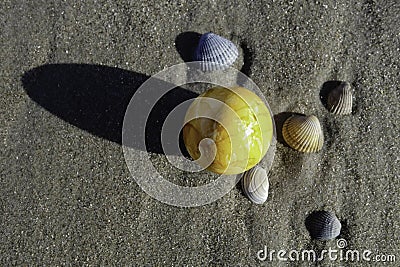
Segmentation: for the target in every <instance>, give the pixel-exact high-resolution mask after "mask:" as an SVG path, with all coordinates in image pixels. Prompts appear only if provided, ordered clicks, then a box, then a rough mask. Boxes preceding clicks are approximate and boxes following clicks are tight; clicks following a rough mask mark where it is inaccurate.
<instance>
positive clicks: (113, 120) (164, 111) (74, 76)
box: [21, 64, 198, 156]
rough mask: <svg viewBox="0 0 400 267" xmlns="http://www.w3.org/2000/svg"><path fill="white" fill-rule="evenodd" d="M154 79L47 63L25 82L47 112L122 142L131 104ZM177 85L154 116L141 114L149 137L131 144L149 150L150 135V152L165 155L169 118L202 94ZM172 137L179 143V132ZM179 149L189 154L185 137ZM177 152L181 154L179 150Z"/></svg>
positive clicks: (25, 77)
mask: <svg viewBox="0 0 400 267" xmlns="http://www.w3.org/2000/svg"><path fill="white" fill-rule="evenodd" d="M149 78H150V77H149V76H148V75H145V74H141V73H137V72H133V71H128V70H124V69H120V68H116V67H108V66H101V65H91V64H46V65H42V66H39V67H36V68H33V69H31V70H29V71H27V72H26V73H24V74H23V76H22V78H21V81H22V84H23V86H24V88H25V91H26V93H27V94H28V96H29V97H30V98H31V99H32V100H33V101H35V102H36V103H38V104H39V105H40V106H42V107H43V108H44V109H46V110H47V111H49V112H51V113H52V114H54V115H56V116H57V117H59V118H61V119H63V120H64V121H66V122H68V123H70V124H72V125H74V126H76V127H78V128H80V129H82V130H85V131H87V132H89V133H91V134H93V135H95V136H98V137H101V138H104V139H107V140H110V141H112V142H115V143H118V144H122V125H123V120H124V116H125V111H126V108H127V106H128V104H129V102H130V100H131V98H132V97H133V95H134V94H135V92H136V91H137V89H138V88H139V87H140V86H141V85H142V84H143V83H144V82H145V81H146V80H147V79H149ZM160 82H161V83H165V85H166V86H170V85H171V84H167V82H165V81H160ZM172 87H173V89H172V90H170V91H168V93H166V94H164V95H163V96H162V97H161V99H159V101H158V102H157V103H156V104H155V106H154V108H153V109H152V111H151V112H150V115H149V117H148V118H147V115H148V114H141V113H140V112H138V114H135V116H137V117H138V119H143V120H144V121H145V122H146V125H145V127H146V128H145V134H144V136H136V137H135V140H133V142H131V143H130V144H129V146H130V147H132V148H137V149H141V150H144V149H143V145H142V144H143V141H142V140H143V139H145V143H146V147H145V149H146V151H148V152H154V153H159V154H164V152H163V149H162V144H161V131H162V127H163V123H164V121H165V119H166V117H167V116H168V114H169V113H170V112H171V111H172V110H173V109H174V108H175V107H176V106H177V105H179V104H180V103H182V102H184V101H186V100H188V99H191V98H195V97H197V96H198V94H196V93H194V92H192V91H189V90H186V89H184V88H182V87H174V86H172ZM149 97H150V98H151V95H150V96H149V95H147V96H146V94H144V95H143V96H142V100H143V103H144V102H146V99H147V98H149ZM146 118H147V120H146ZM166 136H168V134H167V135H166ZM168 138H169V137H168ZM170 138H171V139H173V140H171V142H172V141H175V142H176V134H175V136H170ZM167 141H168V140H167ZM179 147H180V149H181V151H182V153H183V154H184V155H185V156H187V152H186V150H185V149H184V145H183V141H182V138H179ZM171 153H172V154H177V155H179V154H180V153H179V151H172V152H171Z"/></svg>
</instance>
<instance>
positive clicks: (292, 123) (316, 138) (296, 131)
mask: <svg viewBox="0 0 400 267" xmlns="http://www.w3.org/2000/svg"><path fill="white" fill-rule="evenodd" d="M282 136H283V139H284V140H285V142H286V143H287V144H288V145H289V146H290V147H292V148H293V149H295V150H298V151H300V152H317V151H319V150H321V148H322V145H323V143H324V134H323V132H322V129H321V125H320V123H319V120H318V118H317V117H315V116H314V115H310V116H304V115H293V116H291V117H290V118H288V119H287V120H286V121H285V122H284V124H283V127H282Z"/></svg>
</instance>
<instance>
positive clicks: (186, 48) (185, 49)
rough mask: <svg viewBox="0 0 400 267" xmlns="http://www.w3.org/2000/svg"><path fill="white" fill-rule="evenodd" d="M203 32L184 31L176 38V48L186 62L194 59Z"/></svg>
mask: <svg viewBox="0 0 400 267" xmlns="http://www.w3.org/2000/svg"><path fill="white" fill-rule="evenodd" d="M200 37H201V34H200V33H198V32H192V31H188V32H182V33H180V34H179V35H178V36H177V37H176V38H175V48H176V50H177V51H178V53H179V55H180V56H181V58H182V59H183V61H185V62H191V61H193V56H194V52H195V51H196V48H197V45H198V44H199V41H200Z"/></svg>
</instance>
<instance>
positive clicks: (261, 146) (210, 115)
mask: <svg viewBox="0 0 400 267" xmlns="http://www.w3.org/2000/svg"><path fill="white" fill-rule="evenodd" d="M185 122H187V123H186V124H185V126H184V128H183V140H184V142H185V146H186V149H187V151H188V152H189V154H190V156H191V157H192V158H193V159H194V160H195V161H196V162H197V163H199V164H200V165H201V166H202V167H204V168H206V167H207V169H208V170H209V171H212V172H215V173H218V174H239V173H242V172H244V171H246V170H248V169H250V168H252V167H254V166H255V165H256V164H257V163H258V162H260V160H261V159H262V158H263V157H264V155H265V154H266V152H267V150H268V148H269V146H270V143H271V140H272V137H273V127H274V126H273V122H272V117H271V114H270V112H269V110H268V108H267V106H266V105H265V103H264V102H263V101H262V100H261V99H260V98H259V97H258V96H257V95H256V94H254V93H253V92H251V91H250V90H248V89H246V88H243V87H235V88H229V89H228V88H223V87H214V88H211V89H209V90H207V91H206V92H204V93H203V94H201V95H200V96H199V97H197V98H196V99H195V100H194V101H193V103H192V104H191V105H190V107H189V109H188V111H187V113H186V116H185Z"/></svg>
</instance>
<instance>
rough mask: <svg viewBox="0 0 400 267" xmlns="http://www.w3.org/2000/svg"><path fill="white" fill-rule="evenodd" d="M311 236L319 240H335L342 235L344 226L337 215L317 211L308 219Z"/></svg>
mask: <svg viewBox="0 0 400 267" xmlns="http://www.w3.org/2000/svg"><path fill="white" fill-rule="evenodd" d="M305 224H306V228H307V230H308V231H309V232H310V236H311V237H312V238H314V239H318V240H329V239H334V238H335V237H337V236H338V235H339V234H340V229H341V228H342V225H341V223H340V221H339V219H338V218H337V217H336V216H335V214H333V213H331V212H328V211H315V212H313V213H311V214H310V215H309V216H308V217H307V219H306V222H305Z"/></svg>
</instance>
